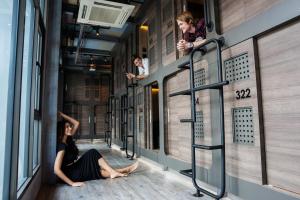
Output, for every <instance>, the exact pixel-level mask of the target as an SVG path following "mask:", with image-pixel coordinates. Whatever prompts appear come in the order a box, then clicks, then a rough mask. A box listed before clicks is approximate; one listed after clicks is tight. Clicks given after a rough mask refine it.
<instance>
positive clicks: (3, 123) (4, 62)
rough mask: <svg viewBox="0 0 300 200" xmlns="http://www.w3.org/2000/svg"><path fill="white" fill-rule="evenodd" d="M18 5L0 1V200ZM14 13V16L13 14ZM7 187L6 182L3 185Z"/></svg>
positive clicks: (4, 177) (5, 172)
mask: <svg viewBox="0 0 300 200" xmlns="http://www.w3.org/2000/svg"><path fill="white" fill-rule="evenodd" d="M16 4H18V1H15V0H0V8H1V9H0V36H1V37H0V52H1V53H0V66H1V67H0V74H1V78H0V91H1V95H0V161H1V162H0V199H2V198H3V199H5V196H6V195H7V194H6V192H5V191H4V190H3V186H4V179H5V180H6V181H7V179H8V178H9V177H8V176H9V172H7V171H4V165H5V162H7V161H8V160H9V159H5V157H4V156H5V152H7V153H9V152H8V151H7V149H6V148H5V141H7V137H8V135H7V134H6V133H7V132H6V130H7V128H8V127H7V124H8V123H7V115H8V114H9V113H8V112H9V110H7V108H8V102H9V101H11V99H9V97H10V95H9V93H8V92H9V91H11V85H10V84H9V82H11V81H10V80H9V79H10V78H11V77H12V76H13V71H14V66H13V65H12V64H13V63H12V60H13V58H14V53H13V52H14V51H13V50H15V49H16V47H15V45H16V41H15V40H14V38H15V35H14V34H15V33H16V25H17V23H16V20H15V19H13V17H15V16H16V15H17V14H18V13H17V12H16V10H14V8H15V7H17V6H16ZM13 13H14V14H13ZM5 185H7V182H6V183H5Z"/></svg>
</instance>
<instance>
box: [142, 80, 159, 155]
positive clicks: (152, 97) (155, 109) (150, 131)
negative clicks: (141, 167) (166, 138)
mask: <svg viewBox="0 0 300 200" xmlns="http://www.w3.org/2000/svg"><path fill="white" fill-rule="evenodd" d="M146 94H147V96H146V99H145V101H146V102H145V103H146V104H145V107H146V111H147V114H146V115H147V116H146V117H147V118H148V119H147V122H146V123H147V126H146V127H147V131H146V137H145V143H146V148H148V149H152V150H159V148H160V145H159V97H158V94H159V88H158V83H153V84H152V85H150V86H148V87H146Z"/></svg>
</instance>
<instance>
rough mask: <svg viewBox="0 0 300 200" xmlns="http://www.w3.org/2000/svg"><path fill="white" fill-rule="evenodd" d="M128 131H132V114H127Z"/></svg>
mask: <svg viewBox="0 0 300 200" xmlns="http://www.w3.org/2000/svg"><path fill="white" fill-rule="evenodd" d="M128 125H129V126H128V131H129V132H131V131H132V116H131V115H129V116H128Z"/></svg>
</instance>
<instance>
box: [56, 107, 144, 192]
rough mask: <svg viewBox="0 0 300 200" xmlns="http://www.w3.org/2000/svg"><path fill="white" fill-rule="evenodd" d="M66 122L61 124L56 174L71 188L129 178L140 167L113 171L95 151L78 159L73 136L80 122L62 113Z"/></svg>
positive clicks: (134, 165)
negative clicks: (105, 179)
mask: <svg viewBox="0 0 300 200" xmlns="http://www.w3.org/2000/svg"><path fill="white" fill-rule="evenodd" d="M58 114H59V116H61V117H62V118H63V119H64V121H63V122H61V124H59V126H58V127H59V129H58V148H57V155H56V159H55V163H54V173H55V174H56V175H57V176H58V177H59V178H60V179H61V180H63V181H64V182H65V183H67V184H69V185H70V186H77V187H80V186H83V185H84V183H83V181H88V180H94V179H102V178H117V177H123V176H127V174H129V173H131V172H133V171H134V170H135V169H136V168H137V167H138V162H136V163H134V164H133V165H130V166H128V167H125V168H122V169H113V168H112V167H111V166H109V165H108V163H107V162H106V161H105V160H104V158H103V157H102V155H101V154H100V153H99V152H98V151H97V150H95V149H91V150H89V151H87V152H86V153H84V154H83V155H82V156H81V157H80V158H79V159H78V148H77V146H76V144H75V142H74V141H73V138H72V136H73V135H74V134H75V132H76V131H77V129H78V127H79V122H78V121H77V120H75V119H73V118H71V117H69V116H67V115H65V114H63V113H61V112H59V113H58Z"/></svg>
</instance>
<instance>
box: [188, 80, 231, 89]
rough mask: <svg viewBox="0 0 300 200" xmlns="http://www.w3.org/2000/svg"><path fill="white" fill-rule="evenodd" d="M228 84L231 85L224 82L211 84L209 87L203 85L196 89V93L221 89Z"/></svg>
mask: <svg viewBox="0 0 300 200" xmlns="http://www.w3.org/2000/svg"><path fill="white" fill-rule="evenodd" d="M228 83H229V81H223V82H219V83H213V84H209V85H202V86H200V87H196V88H194V91H200V90H207V89H220V88H222V87H223V86H224V85H228Z"/></svg>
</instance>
